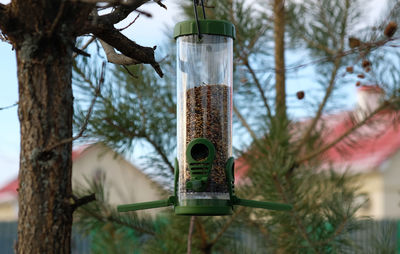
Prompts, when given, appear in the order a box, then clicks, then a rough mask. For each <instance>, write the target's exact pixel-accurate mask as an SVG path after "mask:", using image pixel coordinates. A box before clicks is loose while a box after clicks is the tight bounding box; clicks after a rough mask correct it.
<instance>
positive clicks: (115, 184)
mask: <svg viewBox="0 0 400 254" xmlns="http://www.w3.org/2000/svg"><path fill="white" fill-rule="evenodd" d="M72 160H73V165H72V189H73V190H76V189H78V188H80V189H84V188H87V187H88V183H89V182H93V181H100V180H102V181H103V184H104V194H105V198H106V200H107V202H108V203H110V204H111V205H115V206H117V205H120V204H127V203H135V202H145V201H154V200H159V199H163V198H165V197H167V194H168V193H167V191H165V190H164V189H163V188H162V186H161V185H160V184H158V183H157V182H155V181H153V180H152V179H150V177H149V176H147V175H146V174H144V173H143V172H142V171H141V170H139V169H138V168H136V167H135V166H134V165H132V164H131V163H130V162H128V161H127V160H125V159H124V158H123V157H122V156H121V155H119V154H117V153H115V152H114V151H113V150H112V149H110V148H109V147H107V146H105V145H103V144H101V143H97V144H93V145H90V146H86V147H81V148H79V149H76V150H74V151H73V152H72ZM17 188H18V179H15V180H13V181H11V182H10V183H8V184H7V185H5V186H4V187H2V188H0V221H15V220H17V215H18V193H17ZM157 210H158V209H151V210H146V211H144V212H142V213H146V214H150V215H155V214H156V213H157V212H158V211H157Z"/></svg>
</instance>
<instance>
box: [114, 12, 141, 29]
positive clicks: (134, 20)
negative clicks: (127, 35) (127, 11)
mask: <svg viewBox="0 0 400 254" xmlns="http://www.w3.org/2000/svg"><path fill="white" fill-rule="evenodd" d="M139 17H140V13H139V14H138V15H137V16H136V18H134V19H133V21H132V22H131V23H129V24H128V25H126V26H124V27H122V28H118V31H123V30H125V29H127V28H128V27H130V26H131V25H132V24H133V23H135V22H136V20H137V19H138V18H139Z"/></svg>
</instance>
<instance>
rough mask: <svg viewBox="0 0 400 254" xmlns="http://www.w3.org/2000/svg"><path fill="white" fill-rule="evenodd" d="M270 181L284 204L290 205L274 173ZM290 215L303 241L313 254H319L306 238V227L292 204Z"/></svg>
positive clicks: (308, 238)
mask: <svg viewBox="0 0 400 254" xmlns="http://www.w3.org/2000/svg"><path fill="white" fill-rule="evenodd" d="M272 180H273V182H274V184H275V187H276V189H277V190H278V192H279V193H280V194H281V196H282V199H283V201H284V202H285V203H288V204H289V203H291V202H290V200H289V199H288V197H287V195H286V192H285V190H284V188H283V186H282V184H281V182H280V181H279V179H278V177H277V175H276V173H274V174H273V175H272ZM290 213H291V214H292V215H293V218H294V220H295V222H296V224H297V228H298V230H299V232H300V234H301V235H302V237H303V238H304V240H305V241H307V243H308V244H309V245H310V247H311V248H313V250H314V251H315V253H317V254H318V253H320V252H319V251H318V249H317V248H316V247H315V246H314V243H313V242H312V241H311V239H310V237H309V236H308V233H307V230H306V227H305V226H304V225H303V223H302V222H301V220H300V218H299V216H298V214H297V212H296V207H295V205H294V204H293V208H292V209H291V210H290Z"/></svg>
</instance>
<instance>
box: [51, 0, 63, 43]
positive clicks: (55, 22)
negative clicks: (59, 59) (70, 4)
mask: <svg viewBox="0 0 400 254" xmlns="http://www.w3.org/2000/svg"><path fill="white" fill-rule="evenodd" d="M64 8H65V0H64V1H62V2H61V4H60V7H59V8H58V12H57V15H56V17H55V19H54V21H53V24H51V27H50V30H49V31H48V36H49V37H51V36H52V35H53V33H54V31H55V29H56V28H57V26H58V24H59V23H60V19H61V16H62V15H63V13H64Z"/></svg>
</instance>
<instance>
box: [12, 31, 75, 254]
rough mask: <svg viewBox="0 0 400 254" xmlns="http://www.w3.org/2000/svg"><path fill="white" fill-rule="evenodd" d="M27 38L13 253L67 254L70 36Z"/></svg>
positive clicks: (22, 50)
mask: <svg viewBox="0 0 400 254" xmlns="http://www.w3.org/2000/svg"><path fill="white" fill-rule="evenodd" d="M57 38H59V37H56V36H54V37H52V38H46V37H41V38H40V39H39V38H38V36H37V34H36V36H35V35H29V34H25V36H24V37H23V41H20V42H19V43H18V47H17V49H16V50H17V63H18V85H19V108H18V116H19V120H20V125H21V154H20V171H19V182H20V186H19V190H18V193H19V195H18V202H19V213H18V242H17V246H16V252H17V253H24V254H26V253H70V237H71V226H72V209H71V206H70V204H69V200H70V198H71V167H72V162H71V150H72V144H71V142H69V143H67V144H63V145H60V146H57V147H56V148H54V149H52V150H48V149H47V148H48V147H49V146H51V145H54V144H57V143H59V142H60V141H61V140H63V139H67V138H71V136H72V115H73V96H72V87H71V74H72V73H71V70H72V48H71V47H72V46H71V44H69V43H66V41H69V42H71V41H72V42H73V41H74V38H67V36H66V37H64V38H63V39H64V40H61V39H57Z"/></svg>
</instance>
